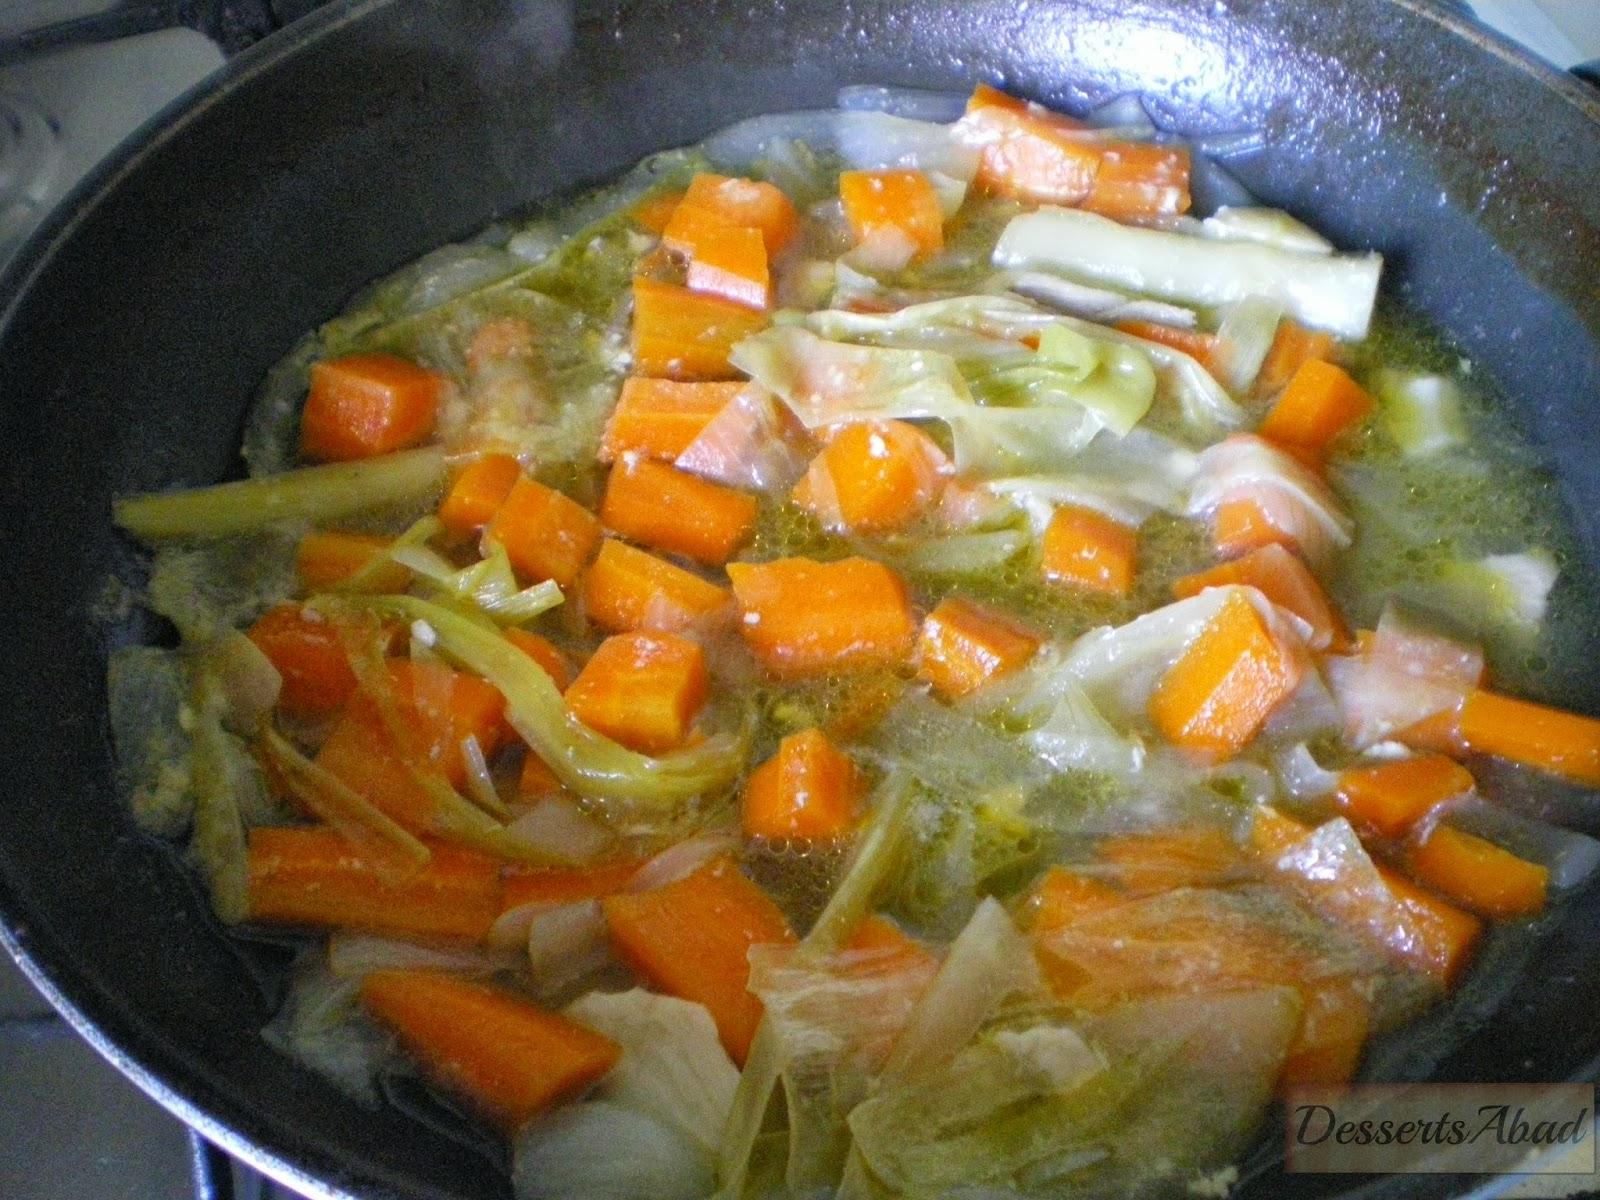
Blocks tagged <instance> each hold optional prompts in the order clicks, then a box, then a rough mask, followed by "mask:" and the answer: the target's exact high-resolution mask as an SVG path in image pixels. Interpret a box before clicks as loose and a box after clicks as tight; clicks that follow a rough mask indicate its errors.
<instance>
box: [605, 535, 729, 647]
mask: <svg viewBox="0 0 1600 1200" xmlns="http://www.w3.org/2000/svg"><path fill="white" fill-rule="evenodd" d="M731 602H732V597H731V596H730V595H729V593H728V589H727V588H722V587H718V586H717V585H716V584H714V583H711V582H710V581H709V580H705V579H702V578H701V577H700V576H698V575H696V574H695V573H694V572H693V571H686V570H684V569H683V568H682V567H680V566H677V565H676V564H674V563H669V562H668V561H667V560H666V559H664V558H657V557H656V556H655V555H654V554H649V553H646V552H645V551H643V550H639V549H637V548H635V547H633V546H630V545H628V544H627V543H626V542H619V541H617V540H616V539H615V538H607V539H606V540H605V541H604V542H603V543H602V544H601V546H600V553H599V555H598V556H597V557H596V558H595V560H594V565H593V566H591V567H590V568H589V573H588V575H587V576H586V577H585V578H584V581H583V605H584V614H585V615H586V616H587V617H588V618H589V620H591V621H592V622H594V623H595V624H596V625H598V626H599V627H600V628H601V629H604V630H607V631H609V632H612V633H623V632H626V631H628V630H630V629H662V630H667V631H668V632H677V631H681V630H684V629H688V628H690V627H692V626H693V625H695V624H697V623H699V622H702V621H705V620H708V619H709V618H712V617H714V616H715V615H716V614H718V613H722V612H724V611H726V610H727V609H728V608H729V607H730V605H731Z"/></svg>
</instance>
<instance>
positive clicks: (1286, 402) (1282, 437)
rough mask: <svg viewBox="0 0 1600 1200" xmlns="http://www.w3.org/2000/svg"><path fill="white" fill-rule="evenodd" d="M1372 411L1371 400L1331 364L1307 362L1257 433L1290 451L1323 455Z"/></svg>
mask: <svg viewBox="0 0 1600 1200" xmlns="http://www.w3.org/2000/svg"><path fill="white" fill-rule="evenodd" d="M1371 411H1372V397H1371V396H1369V395H1367V392H1366V389H1365V388H1363V387H1362V386H1361V385H1360V384H1359V383H1357V382H1356V381H1355V380H1354V379H1351V378H1350V376H1349V375H1347V374H1346V373H1345V372H1344V371H1342V370H1341V369H1339V368H1338V367H1336V366H1334V365H1333V364H1332V363H1328V362H1323V361H1322V360H1321V359H1316V358H1313V359H1308V360H1307V361H1306V362H1304V363H1302V364H1301V365H1300V369H1299V370H1297V371H1296V372H1295V373H1294V377H1293V378H1292V379H1290V380H1289V386H1288V387H1286V388H1284V390H1283V395H1282V396H1280V397H1279V398H1278V402H1277V403H1276V404H1275V405H1273V406H1272V411H1271V412H1269V413H1268V414H1267V417H1266V420H1264V421H1262V422H1261V428H1260V429H1259V430H1257V432H1258V433H1259V434H1260V435H1261V436H1262V437H1264V438H1266V439H1267V440H1268V441H1269V442H1274V443H1276V444H1277V445H1279V446H1282V447H1284V448H1285V449H1288V450H1291V451H1292V450H1302V451H1305V452H1307V453H1309V454H1311V455H1315V456H1321V455H1322V454H1323V453H1325V452H1326V451H1327V448H1328V444H1329V443H1330V442H1332V441H1333V440H1334V439H1335V438H1337V437H1338V436H1339V435H1340V434H1341V433H1343V432H1344V431H1345V430H1347V429H1350V428H1351V427H1353V426H1355V425H1358V424H1360V423H1361V422H1362V421H1363V420H1365V419H1366V416H1367V414H1368V413H1370V412H1371Z"/></svg>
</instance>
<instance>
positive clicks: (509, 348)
mask: <svg viewBox="0 0 1600 1200" xmlns="http://www.w3.org/2000/svg"><path fill="white" fill-rule="evenodd" d="M535 337H536V331H535V330H534V328H533V323H532V322H531V321H528V320H526V319H524V318H523V317H494V318H492V319H490V320H488V321H485V322H484V323H483V324H482V325H480V326H478V328H477V331H476V332H475V333H474V334H473V335H472V340H471V341H470V342H468V343H467V369H468V370H469V371H471V372H472V373H473V374H477V373H478V372H479V371H482V370H483V369H484V368H485V367H488V366H490V365H491V364H493V363H497V362H510V361H514V360H516V359H528V358H532V357H533V351H534V344H535V342H534V339H535Z"/></svg>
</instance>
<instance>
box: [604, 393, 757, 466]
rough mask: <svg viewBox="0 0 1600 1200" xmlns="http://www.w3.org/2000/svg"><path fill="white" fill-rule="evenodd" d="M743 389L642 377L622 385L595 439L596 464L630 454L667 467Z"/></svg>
mask: <svg viewBox="0 0 1600 1200" xmlns="http://www.w3.org/2000/svg"><path fill="white" fill-rule="evenodd" d="M744 387H745V385H744V384H742V383H739V382H737V381H730V382H727V383H682V382H679V381H678V380H675V379H647V378H645V377H644V376H641V375H635V376H633V377H632V378H630V379H626V380H624V381H623V384H622V394H621V395H620V396H618V397H617V406H616V407H615V408H614V409H612V410H611V418H610V420H608V421H607V422H606V431H605V435H604V437H602V438H601V440H600V456H599V457H600V461H601V462H604V463H608V462H613V461H615V460H616V459H618V458H620V457H621V456H622V455H624V454H628V453H634V454H642V455H644V456H645V457H646V458H657V459H661V460H663V461H665V462H672V461H673V460H674V459H676V458H677V457H678V455H680V454H682V453H683V452H684V451H685V450H687V449H688V448H689V446H690V444H691V443H692V442H693V441H694V440H695V438H697V437H699V436H700V434H701V431H702V430H704V429H705V427H706V426H707V425H708V424H709V423H710V422H711V418H712V417H714V416H716V415H717V414H718V413H719V412H721V411H722V410H723V409H724V408H726V407H727V406H728V404H729V403H730V402H731V401H732V400H733V398H734V397H735V396H737V395H738V394H739V392H740V390H741V389H742V388H744Z"/></svg>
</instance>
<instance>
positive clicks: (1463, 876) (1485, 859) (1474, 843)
mask: <svg viewBox="0 0 1600 1200" xmlns="http://www.w3.org/2000/svg"><path fill="white" fill-rule="evenodd" d="M1409 865H1410V868H1411V874H1412V875H1413V876H1414V877H1415V878H1416V879H1417V881H1418V882H1419V883H1421V884H1423V886H1425V887H1430V888H1432V889H1433V890H1434V891H1436V892H1438V893H1439V894H1440V895H1441V896H1444V897H1445V898H1446V899H1448V900H1453V901H1455V902H1456V903H1457V904H1459V905H1461V906H1462V907H1463V908H1466V909H1470V910H1471V911H1472V912H1475V913H1479V914H1481V915H1483V916H1486V917H1496V918H1502V919H1503V918H1506V917H1523V916H1528V915H1530V914H1532V913H1536V912H1538V911H1540V910H1541V909H1542V908H1544V903H1545V893H1546V891H1547V889H1548V888H1549V885H1550V872H1549V871H1548V870H1546V869H1545V868H1544V867H1543V866H1542V865H1540V864H1539V863H1533V862H1529V861H1528V860H1527V859H1525V858H1518V857H1517V856H1516V855H1515V854H1512V853H1511V851H1509V850H1504V849H1501V848H1500V847H1499V846H1496V845H1495V844H1494V843H1493V842H1490V841H1486V840H1484V839H1483V838H1481V837H1477V836H1475V835H1473V834H1470V833H1465V832H1463V831H1462V830H1460V829H1453V828H1451V827H1450V826H1448V825H1439V826H1436V827H1435V828H1434V830H1433V832H1431V833H1430V834H1429V835H1428V836H1427V837H1426V838H1425V839H1424V840H1423V842H1422V844H1421V845H1419V846H1418V847H1417V848H1416V849H1415V850H1413V851H1412V852H1411V857H1410V863H1409Z"/></svg>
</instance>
